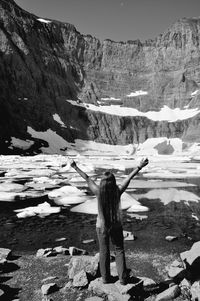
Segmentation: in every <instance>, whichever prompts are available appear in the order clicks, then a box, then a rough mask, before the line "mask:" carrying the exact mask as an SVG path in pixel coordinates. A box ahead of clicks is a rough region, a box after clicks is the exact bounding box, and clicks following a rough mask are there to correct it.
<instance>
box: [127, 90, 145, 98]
mask: <svg viewBox="0 0 200 301" xmlns="http://www.w3.org/2000/svg"><path fill="white" fill-rule="evenodd" d="M147 94H148V92H146V91H142V90H139V91H135V92H131V93H130V94H128V95H127V97H135V96H140V95H147Z"/></svg>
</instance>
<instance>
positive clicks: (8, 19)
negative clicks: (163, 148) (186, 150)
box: [0, 0, 200, 153]
mask: <svg viewBox="0 0 200 301" xmlns="http://www.w3.org/2000/svg"><path fill="white" fill-rule="evenodd" d="M0 5H1V6H2V10H1V12H0V71H1V72H0V87H1V97H0V117H1V119H0V134H1V144H0V148H1V152H2V153H15V152H20V151H21V150H16V148H13V149H9V147H10V143H11V142H10V141H11V137H17V138H21V139H25V140H26V139H33V137H30V134H29V133H28V132H27V128H28V126H29V127H31V128H33V129H34V130H36V131H38V132H41V131H47V130H48V129H51V130H52V131H55V132H56V133H57V134H58V135H59V136H61V137H62V138H63V139H65V140H66V141H68V142H73V141H74V140H75V139H85V140H94V141H98V142H105V143H110V144H126V143H134V142H137V143H138V142H142V141H145V140H146V139H148V138H150V137H152V136H155V137H159V136H163V135H166V134H167V136H168V137H179V138H183V139H185V140H187V139H188V140H190V139H189V138H188V137H191V135H192V136H195V138H193V139H192V140H194V141H197V140H198V137H197V134H195V135H193V132H198V129H199V117H198V116H199V115H197V113H198V112H197V113H196V114H195V115H194V116H193V117H192V118H189V119H187V118H186V120H182V121H177V122H176V123H173V124H174V126H173V129H172V127H171V126H170V124H168V123H167V122H166V121H164V120H163V121H158V122H155V121H149V120H148V119H147V120H146V117H142V116H136V117H134V116H129V117H123V116H121V117H120V116H112V115H111V116H110V115H108V114H106V113H102V112H98V107H102V106H104V107H105V106H106V105H110V104H116V105H121V108H122V110H123V108H125V107H130V108H135V109H136V110H139V111H140V112H148V111H160V110H161V109H162V108H163V107H164V106H168V107H169V108H171V109H172V110H174V109H176V108H180V109H181V110H186V107H187V109H189V110H190V109H198V108H199V100H200V99H199V97H200V96H199V95H200V93H199V89H198V88H199V75H200V68H199V67H198V66H199V61H200V55H199V36H200V19H198V18H196V19H194V20H193V19H187V18H183V19H181V20H179V21H177V22H176V23H174V24H173V25H172V27H170V29H168V30H166V31H165V33H163V34H161V35H159V36H158V37H157V38H156V39H155V40H148V41H145V42H144V43H142V42H141V41H139V40H135V41H128V42H114V41H111V40H109V39H106V40H104V41H103V42H101V41H100V40H99V39H97V38H95V37H92V36H91V35H82V34H81V33H79V32H78V31H77V30H76V27H75V26H74V25H72V24H69V23H65V22H60V21H54V20H50V19H43V18H40V17H38V16H35V15H33V14H30V13H28V12H26V11H24V10H23V9H21V8H20V7H19V6H18V5H17V4H16V3H15V2H14V1H13V0H10V1H8V2H5V1H4V0H0ZM67 99H71V100H74V101H77V102H78V103H79V102H81V103H85V104H86V105H85V107H79V106H74V105H72V104H70V103H68V102H67V101H66V100H67ZM105 99H106V100H105ZM87 104H88V107H87ZM91 104H92V105H95V106H96V112H95V111H94V110H93V111H91V110H90V105H91ZM54 114H58V115H59V116H60V118H61V120H62V121H63V122H64V124H65V127H62V126H60V125H59V123H58V122H56V121H55V120H54V119H53V117H52V116H53V115H54ZM137 120H140V123H141V124H143V125H145V128H144V129H141V127H139V128H137V126H138V121H137ZM179 123H180V124H181V126H179ZM158 124H160V125H159V126H158ZM194 124H195V127H194ZM13 125H14V126H13ZM156 127H157V128H156ZM108 128H109V129H110V130H109V131H108ZM167 128H168V129H167ZM175 128H176V130H174V129H175ZM161 129H162V130H161ZM191 129H193V130H191ZM174 131H175V132H174ZM188 133H190V134H188ZM33 140H34V142H35V143H34V147H32V149H33V150H32V151H36V152H38V151H39V152H40V147H41V145H43V144H44V143H46V142H45V141H42V140H41V139H38V140H37V139H36V138H34V139H33ZM6 141H7V142H6ZM2 150H3V151H2ZM30 152H31V150H30Z"/></svg>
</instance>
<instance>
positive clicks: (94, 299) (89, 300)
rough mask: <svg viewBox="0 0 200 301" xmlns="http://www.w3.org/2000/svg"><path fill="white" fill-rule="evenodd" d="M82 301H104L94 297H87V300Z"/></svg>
mask: <svg viewBox="0 0 200 301" xmlns="http://www.w3.org/2000/svg"><path fill="white" fill-rule="evenodd" d="M84 301H104V299H103V298H100V297H97V296H94V297H89V298H87V299H85V300H84Z"/></svg>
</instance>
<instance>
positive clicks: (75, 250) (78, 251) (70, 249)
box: [69, 247, 88, 256]
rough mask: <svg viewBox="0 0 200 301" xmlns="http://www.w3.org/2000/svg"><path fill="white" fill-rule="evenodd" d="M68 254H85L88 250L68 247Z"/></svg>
mask: <svg viewBox="0 0 200 301" xmlns="http://www.w3.org/2000/svg"><path fill="white" fill-rule="evenodd" d="M69 254H70V255H71V256H73V255H87V254H88V252H87V251H86V250H83V249H78V248H76V247H69Z"/></svg>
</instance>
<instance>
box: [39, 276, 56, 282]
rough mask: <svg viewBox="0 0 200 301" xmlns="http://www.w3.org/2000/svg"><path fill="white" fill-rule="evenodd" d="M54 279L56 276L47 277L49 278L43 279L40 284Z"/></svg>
mask: <svg viewBox="0 0 200 301" xmlns="http://www.w3.org/2000/svg"><path fill="white" fill-rule="evenodd" d="M55 279H57V277H56V276H49V277H47V278H45V279H42V283H43V282H46V281H51V280H55Z"/></svg>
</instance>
